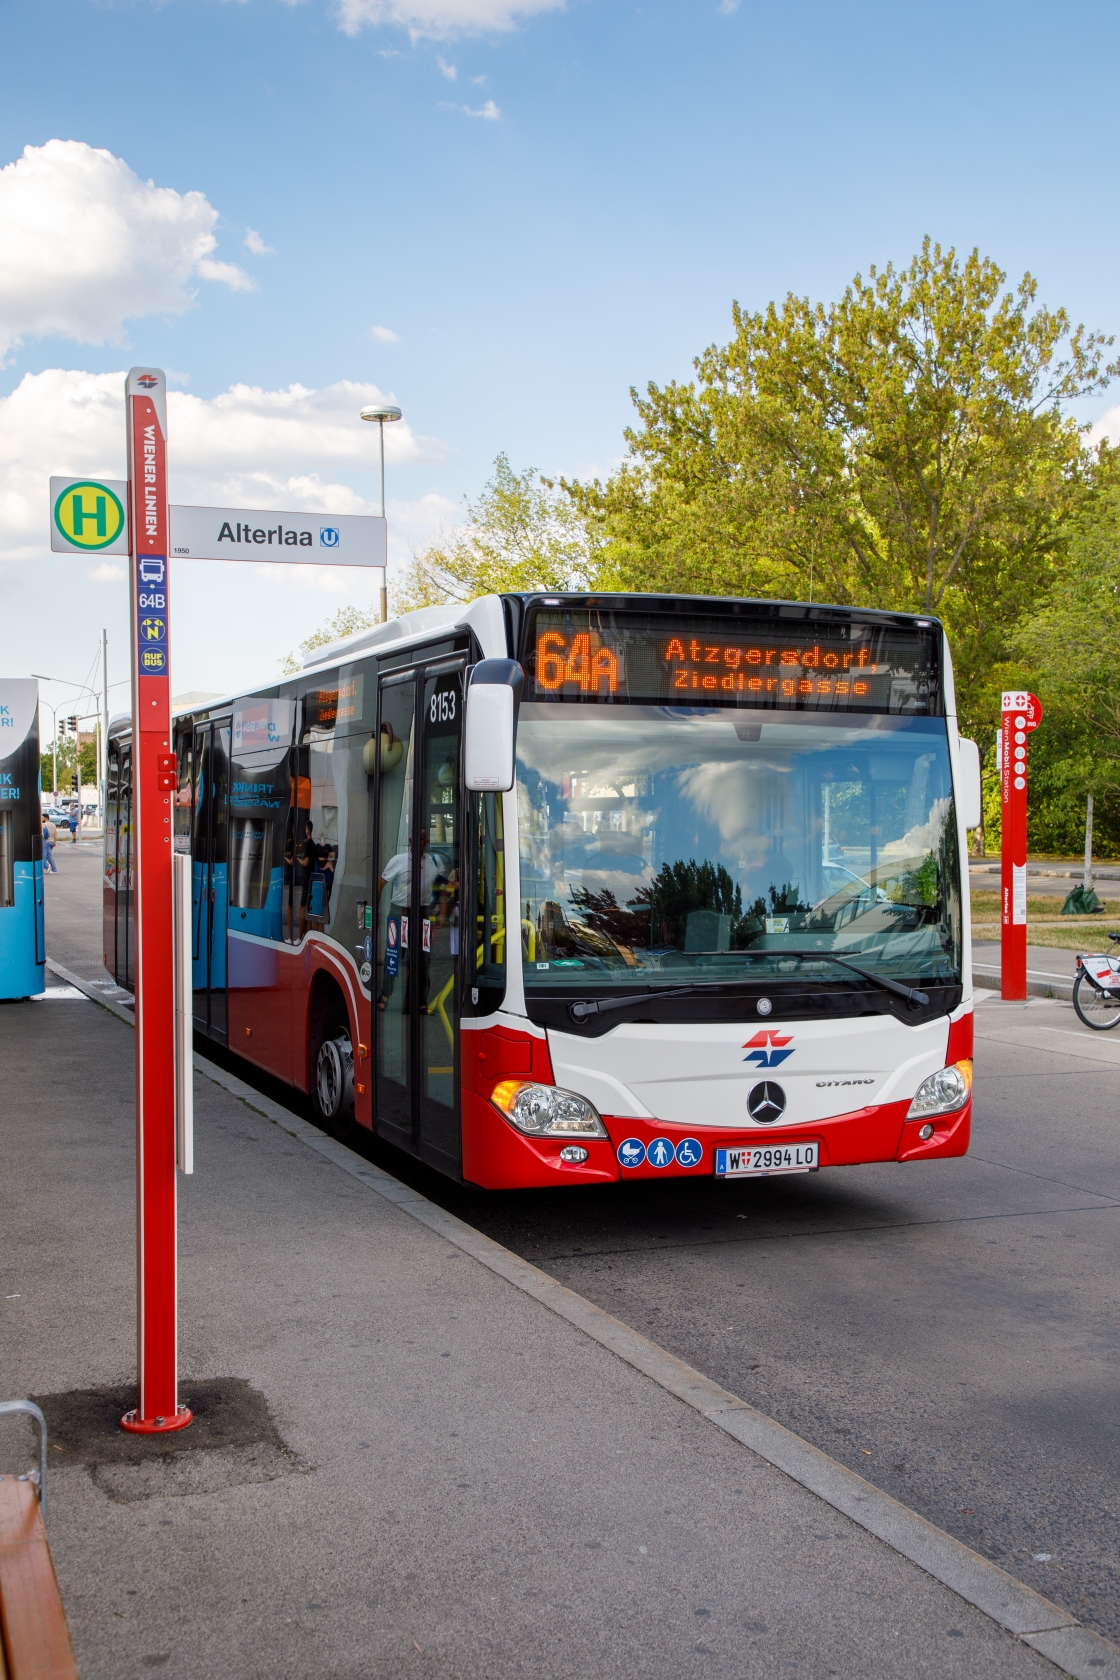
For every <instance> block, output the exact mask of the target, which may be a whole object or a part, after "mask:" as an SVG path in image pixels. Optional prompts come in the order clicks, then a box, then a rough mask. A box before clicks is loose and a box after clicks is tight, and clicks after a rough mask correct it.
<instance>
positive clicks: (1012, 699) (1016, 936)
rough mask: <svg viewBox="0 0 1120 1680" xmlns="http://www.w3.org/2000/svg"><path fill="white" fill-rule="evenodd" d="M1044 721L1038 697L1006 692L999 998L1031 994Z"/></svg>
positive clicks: (1002, 748) (1021, 999) (1014, 1000)
mask: <svg viewBox="0 0 1120 1680" xmlns="http://www.w3.org/2000/svg"><path fill="white" fill-rule="evenodd" d="M1041 721H1042V707H1041V705H1040V704H1039V702H1038V701H1037V700H1036V699H1035V697H1034V695H1033V694H1027V693H1024V692H1022V691H1020V692H1017V693H1015V692H1007V693H1005V694H1004V696H1003V699H1002V703H1001V707H1000V791H1001V806H1002V811H1001V816H1002V828H1001V840H1000V859H1001V865H1002V867H1001V872H1000V886H1001V889H1002V901H1003V902H1002V917H1001V921H1002V929H1001V933H1002V943H1001V960H1000V996H1001V997H1003V998H1005V999H1007V1001H1008V1002H1012V1003H1021V1002H1024V1001H1025V999H1026V996H1027V737H1028V735H1029V734H1030V732H1031V730H1032V729H1037V728H1038V725H1039V723H1040V722H1041Z"/></svg>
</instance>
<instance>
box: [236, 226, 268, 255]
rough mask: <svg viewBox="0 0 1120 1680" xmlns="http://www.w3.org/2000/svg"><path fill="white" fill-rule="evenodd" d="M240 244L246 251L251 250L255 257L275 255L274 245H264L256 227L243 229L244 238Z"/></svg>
mask: <svg viewBox="0 0 1120 1680" xmlns="http://www.w3.org/2000/svg"><path fill="white" fill-rule="evenodd" d="M242 244H243V245H244V246H245V249H246V250H247V251H252V253H253V255H254V256H255V257H274V256H275V255H276V247H275V245H266V244H265V242H264V240H263V239H262V238H261V236H260V234H259V233H258V232H257V230H256V228H246V229H245V238H244V240H243V241H242Z"/></svg>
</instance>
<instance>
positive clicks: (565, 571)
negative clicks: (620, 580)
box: [393, 454, 594, 612]
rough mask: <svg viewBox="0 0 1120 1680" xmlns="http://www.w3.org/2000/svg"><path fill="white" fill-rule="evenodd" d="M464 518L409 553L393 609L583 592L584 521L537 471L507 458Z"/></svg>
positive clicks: (589, 565)
mask: <svg viewBox="0 0 1120 1680" xmlns="http://www.w3.org/2000/svg"><path fill="white" fill-rule="evenodd" d="M464 506H465V509H466V519H465V521H464V523H463V524H462V525H460V526H458V527H457V528H456V529H455V530H454V531H452V532H451V534H450V535H449V536H446V537H443V538H441V539H440V541H439V542H436V543H433V544H432V545H431V546H430V547H429V548H427V549H426V550H425V551H424V552H423V553H422V554H414V555H413V558H412V564H411V565H410V566H409V568H408V570H407V571H406V573H405V576H404V579H403V583H402V585H401V586H400V588H399V589H397V590H396V591H394V598H393V599H394V608H395V610H396V611H398V612H407V611H409V610H410V609H411V608H413V607H427V606H434V605H436V604H438V603H442V602H447V601H471V600H473V599H474V598H475V597H476V596H478V595H488V594H490V593H492V592H498V591H501V590H519V589H571V588H576V589H579V588H587V587H589V586H590V584H591V578H592V573H593V571H594V561H593V556H592V553H591V550H590V547H589V544H588V539H587V531H586V528H585V525H584V522H583V520H582V519H581V517H580V515H579V513H578V512H577V510H576V508H575V507H574V505H573V503H572V501H571V498H570V497H568V496H567V495H566V494H564V492H563V491H562V490H560V489H558V488H557V487H556V485H554V484H553V483H552V482H551V480H549V479H545V478H542V477H541V475H540V474H539V473H538V472H537V470H536V468H535V467H526V469H525V470H524V472H520V473H517V472H514V470H513V468H512V467H511V466H510V464H509V458H508V456H506V455H505V454H501V455H498V456H497V457H496V459H495V461H494V471H493V474H492V476H491V477H490V479H489V480H488V481H487V483H486V485H485V486H484V488H483V490H482V494H481V495H480V496H479V497H478V499H477V500H476V501H474V502H472V501H470V500H468V499H467V498H466V497H464Z"/></svg>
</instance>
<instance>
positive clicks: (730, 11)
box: [719, 0, 739, 17]
mask: <svg viewBox="0 0 1120 1680" xmlns="http://www.w3.org/2000/svg"><path fill="white" fill-rule="evenodd" d="M738 10H739V0H719V15H720V17H734V16H735V13H736V12H737V11H738Z"/></svg>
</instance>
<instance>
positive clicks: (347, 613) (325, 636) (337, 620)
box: [280, 607, 378, 677]
mask: <svg viewBox="0 0 1120 1680" xmlns="http://www.w3.org/2000/svg"><path fill="white" fill-rule="evenodd" d="M377 622H378V617H377V614H376V613H375V612H374V611H373V610H372V609H371V608H366V607H339V609H338V611H337V612H336V613H335V614H334V616H333V618H328V619H327V621H326V623H325V624H321V625H320V626H319V628H318V630H313V631H312V633H311V635H310V636H308V638H307V640H306V641H303V642H300V644H299V651H300V653H301V654H302V655H303V656H304V658H306V657H307V655H308V654H309V653H313V652H314V651H315V649H316V648H321V647H330V646H331V644H332V642H340V641H341V640H342V638H343V637H344V636H353V635H356V634H357V632H358V631H359V630H371V629H372V628H373V626H374V625H375V624H376V623H377ZM302 666H303V660H302V659H299V658H297V656H296V655H295V654H294V653H289V654H285V656H284V658H283V659H282V660H281V662H280V670H281V672H282V673H283V675H284V676H286V677H294V676H295V675H296V673H297V672H298V671H299V670H301V669H302Z"/></svg>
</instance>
